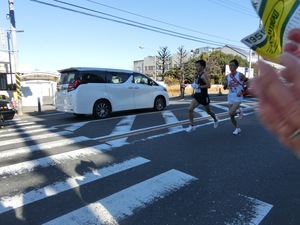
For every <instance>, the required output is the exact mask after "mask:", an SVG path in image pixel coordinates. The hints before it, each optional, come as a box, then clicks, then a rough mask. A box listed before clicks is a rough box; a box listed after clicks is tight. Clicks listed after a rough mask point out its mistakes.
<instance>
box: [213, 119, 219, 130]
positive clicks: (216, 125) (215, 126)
mask: <svg viewBox="0 0 300 225" xmlns="http://www.w3.org/2000/svg"><path fill="white" fill-rule="evenodd" d="M216 119H217V121H214V128H217V127H218V125H219V119H218V118H216Z"/></svg>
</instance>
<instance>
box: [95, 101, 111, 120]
mask: <svg viewBox="0 0 300 225" xmlns="http://www.w3.org/2000/svg"><path fill="white" fill-rule="evenodd" d="M110 113H111V106H110V103H109V102H108V101H106V100H98V101H97V102H96V103H95V104H94V108H93V116H94V117H95V118H96V119H104V118H107V117H109V116H110Z"/></svg>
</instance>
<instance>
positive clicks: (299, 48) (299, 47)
mask: <svg viewBox="0 0 300 225" xmlns="http://www.w3.org/2000/svg"><path fill="white" fill-rule="evenodd" d="M283 50H284V52H289V53H291V54H293V55H294V56H296V57H298V58H300V44H298V43H295V42H289V43H286V44H285V45H284V47H283Z"/></svg>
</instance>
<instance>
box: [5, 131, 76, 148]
mask: <svg viewBox="0 0 300 225" xmlns="http://www.w3.org/2000/svg"><path fill="white" fill-rule="evenodd" d="M68 134H71V132H69V131H61V132H57V133H50V134H41V135H35V136H30V137H23V138H15V139H12V140H5V141H1V142H0V146H4V145H9V144H15V143H20V142H25V141H36V140H40V139H45V138H53V137H59V136H63V135H68Z"/></svg>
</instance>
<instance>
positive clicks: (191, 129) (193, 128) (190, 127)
mask: <svg viewBox="0 0 300 225" xmlns="http://www.w3.org/2000/svg"><path fill="white" fill-rule="evenodd" d="M194 130H196V127H195V126H192V125H190V126H189V127H188V128H187V129H186V130H185V131H186V132H191V131H194Z"/></svg>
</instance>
